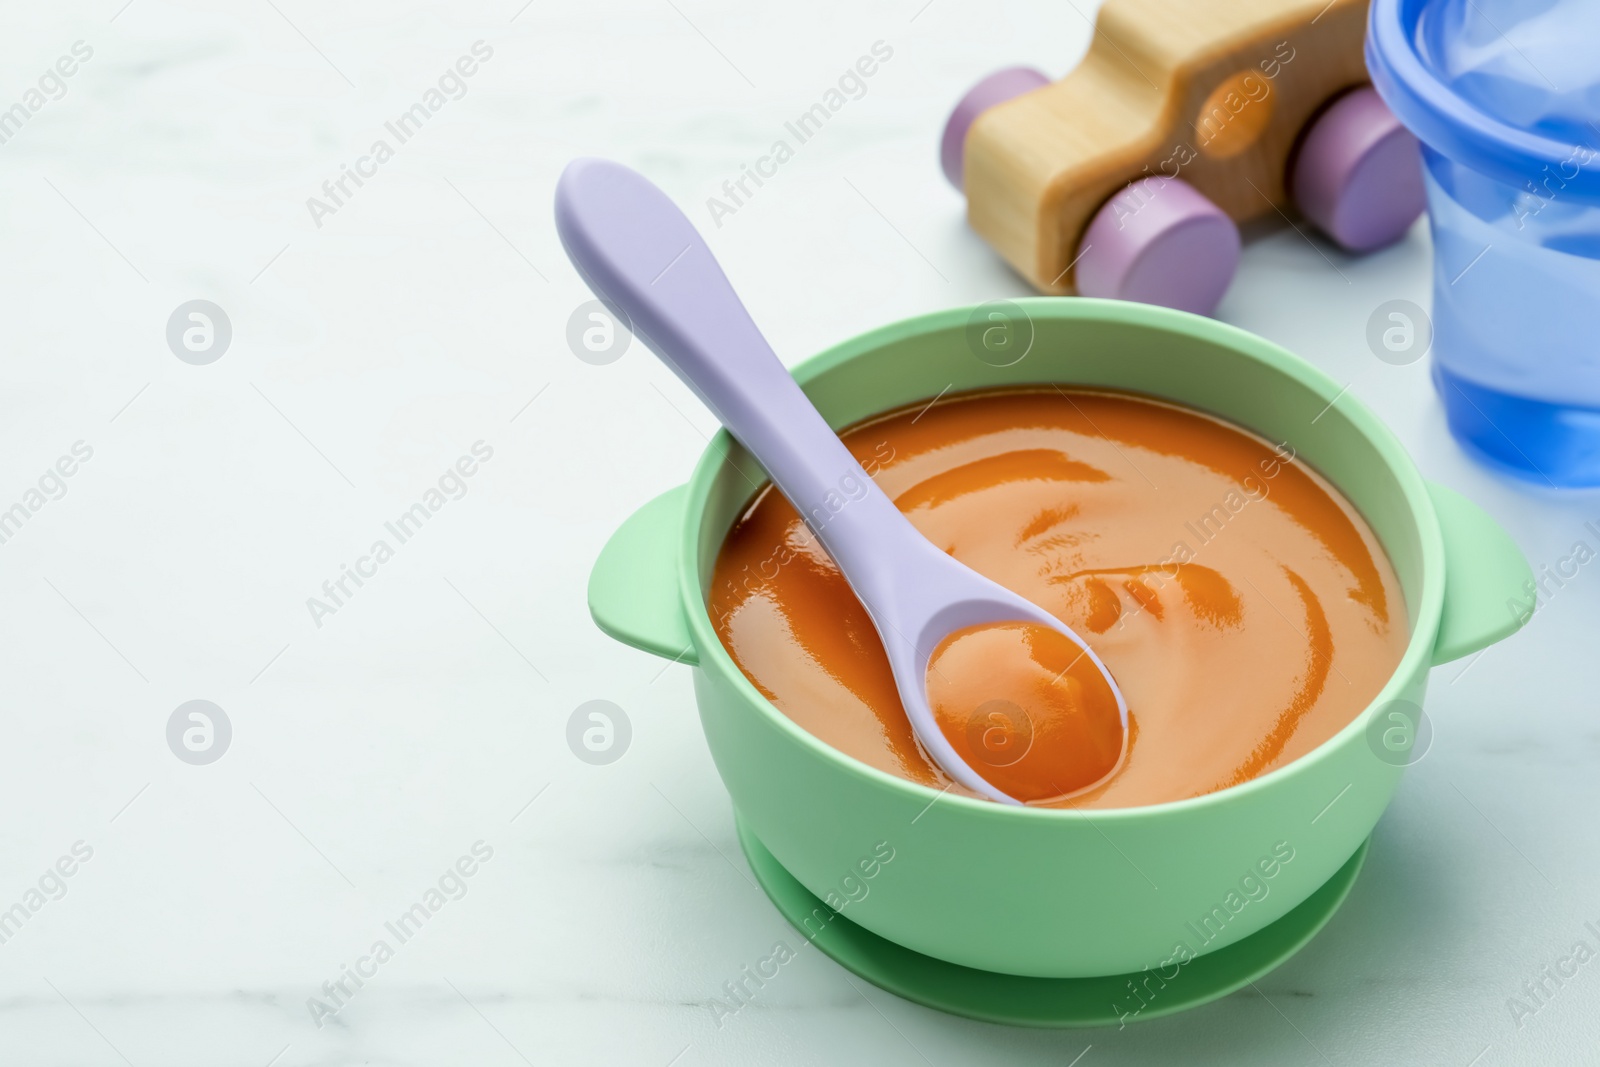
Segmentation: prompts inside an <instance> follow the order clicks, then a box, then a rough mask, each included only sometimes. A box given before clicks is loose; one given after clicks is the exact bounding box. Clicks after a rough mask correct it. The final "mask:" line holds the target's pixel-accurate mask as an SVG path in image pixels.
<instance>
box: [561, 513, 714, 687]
mask: <svg viewBox="0 0 1600 1067" xmlns="http://www.w3.org/2000/svg"><path fill="white" fill-rule="evenodd" d="M688 489H689V487H688V486H686V485H680V486H678V487H677V488H676V489H669V490H667V491H666V492H665V493H662V494H661V495H660V496H658V497H656V498H655V499H654V500H652V501H650V502H649V503H648V504H646V505H645V506H644V507H642V508H640V509H639V510H638V511H635V512H634V513H633V514H632V515H629V516H628V517H627V519H625V520H624V521H623V523H622V525H621V526H619V527H618V528H617V532H616V533H614V534H612V535H611V540H609V541H607V542H606V547H604V548H602V549H601V550H600V558H599V559H597V560H595V562H594V570H593V571H591V572H590V573H589V614H590V615H592V616H594V621H595V623H596V624H597V625H599V627H600V629H601V630H603V631H605V633H606V634H607V635H609V636H611V637H614V638H616V639H617V640H618V641H621V642H622V643H623V644H625V645H632V646H633V647H634V648H637V649H642V650H643V651H645V652H651V653H654V654H655V655H657V656H661V657H663V658H665V659H670V660H672V661H673V662H674V663H687V664H689V665H690V666H691V667H693V666H698V665H699V662H700V657H699V655H698V653H697V652H696V651H695V647H694V641H693V640H692V639H691V638H690V636H689V624H688V622H687V621H686V620H685V619H684V617H683V604H682V601H681V600H679V598H678V561H677V547H678V539H679V538H680V537H681V536H682V532H683V503H684V497H685V494H686V493H687V492H688Z"/></svg>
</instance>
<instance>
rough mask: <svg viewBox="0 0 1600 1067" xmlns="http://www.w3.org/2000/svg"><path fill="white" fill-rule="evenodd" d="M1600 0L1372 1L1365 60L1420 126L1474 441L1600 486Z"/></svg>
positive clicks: (1444, 373) (1510, 466)
mask: <svg viewBox="0 0 1600 1067" xmlns="http://www.w3.org/2000/svg"><path fill="white" fill-rule="evenodd" d="M1597 40H1600V3H1596V2H1595V0H1373V3H1372V9H1371V16H1370V21H1369V24H1368V34H1367V66H1368V67H1369V68H1370V70H1371V73H1372V80H1373V84H1374V85H1375V86H1376V87H1377V89H1378V92H1379V93H1380V94H1381V95H1382V96H1383V99H1384V101H1385V103H1387V104H1388V105H1389V107H1390V109H1391V110H1392V111H1393V112H1394V113H1395V115H1396V116H1398V117H1399V119H1400V121H1401V122H1403V123H1404V124H1405V125H1406V126H1407V128H1409V129H1410V130H1411V131H1412V132H1413V133H1414V134H1416V136H1417V139H1418V140H1419V141H1421V142H1422V156H1423V164H1424V166H1423V170H1424V174H1425V180H1426V185H1427V194H1428V216H1429V220H1430V223H1431V225H1432V232H1433V243H1434V280H1433V319H1434V323H1433V325H1434V334H1433V337H1434V340H1433V356H1434V359H1433V378H1434V384H1435V385H1436V386H1437V387H1438V390H1439V394H1440V396H1441V397H1442V398H1443V400H1444V407H1445V412H1446V415H1447V417H1448V419H1449V424H1450V429H1451V432H1452V433H1454V434H1455V436H1456V437H1457V439H1459V440H1460V441H1461V442H1462V443H1463V444H1464V445H1465V446H1466V447H1467V448H1468V450H1469V451H1472V452H1474V453H1476V454H1477V455H1478V456H1480V457H1481V458H1483V459H1485V460H1486V461H1487V462H1489V463H1491V464H1492V465H1494V466H1497V467H1499V468H1501V469H1504V470H1506V471H1509V472H1510V473H1512V474H1515V475H1518V476H1520V477H1522V478H1526V479H1529V480H1531V481H1534V482H1537V483H1539V484H1549V485H1552V486H1595V485H1600V62H1596V61H1595V59H1594V53H1593V49H1594V46H1595V42H1596V41H1597Z"/></svg>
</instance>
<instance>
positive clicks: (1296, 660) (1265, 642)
mask: <svg viewBox="0 0 1600 1067" xmlns="http://www.w3.org/2000/svg"><path fill="white" fill-rule="evenodd" d="M842 436H843V438H844V441H845V444H846V445H847V446H848V447H849V448H850V450H851V452H852V453H853V454H854V455H855V456H856V458H857V459H858V460H859V461H860V462H861V463H862V465H863V466H864V467H865V468H866V469H867V471H868V472H869V473H870V474H872V476H873V478H874V480H875V481H876V482H877V483H878V485H879V486H881V487H882V488H883V490H884V491H885V492H886V493H887V494H888V495H889V497H890V499H892V500H893V501H894V502H895V504H896V505H897V506H898V507H899V508H900V510H901V511H902V512H904V513H905V514H906V515H907V516H908V517H909V518H910V520H911V521H912V523H914V524H915V525H916V527H917V528H918V529H919V530H921V531H922V533H923V534H924V535H926V536H927V537H928V538H929V539H930V540H931V541H932V542H933V543H934V544H936V545H938V546H940V547H941V548H943V549H944V550H945V551H947V552H949V553H950V554H951V555H952V556H954V557H955V558H957V559H959V560H961V561H962V562H963V563H966V564H967V565H968V566H970V567H972V568H973V569H975V570H977V571H979V572H980V573H982V574H985V575H987V576H988V577H990V578H992V579H994V580H995V581H997V582H999V583H1000V584H1002V585H1005V586H1007V587H1008V588H1010V589H1012V590H1015V591H1016V592H1017V593H1019V594H1021V595H1022V596H1025V597H1027V598H1028V599H1030V600H1032V601H1033V602H1035V603H1037V604H1038V605H1040V606H1041V607H1043V608H1045V609H1046V610H1048V611H1050V612H1051V613H1053V614H1054V615H1056V616H1057V617H1058V618H1060V619H1061V620H1062V621H1063V622H1064V623H1066V624H1067V625H1068V626H1070V627H1072V628H1073V629H1074V630H1076V631H1077V633H1078V634H1080V635H1081V636H1082V637H1083V638H1084V639H1085V640H1086V641H1087V642H1088V643H1089V645H1090V646H1091V647H1092V648H1093V649H1094V650H1095V652H1096V653H1097V654H1098V655H1099V656H1100V658H1101V659H1102V660H1103V661H1104V662H1105V664H1106V666H1107V667H1108V668H1109V669H1110V671H1111V673H1112V675H1113V677H1115V678H1116V680H1117V684H1118V685H1119V687H1120V688H1121V689H1122V692H1123V694H1124V696H1125V697H1126V699H1127V702H1128V709H1129V729H1128V745H1127V750H1126V754H1125V757H1124V758H1123V759H1122V762H1121V763H1120V765H1117V766H1116V769H1115V771H1114V773H1113V774H1111V776H1110V777H1109V778H1107V779H1106V780H1105V781H1104V782H1103V783H1101V784H1099V785H1098V786H1096V787H1094V788H1093V789H1090V790H1089V791H1087V792H1078V793H1077V795H1072V796H1070V797H1069V796H1068V794H1071V793H1073V792H1074V790H1073V789H1072V788H1071V783H1070V782H1063V781H1061V780H1060V777H1061V773H1060V772H1061V750H1060V749H1059V747H1057V746H1059V745H1060V744H1061V743H1062V739H1063V738H1077V739H1078V741H1079V743H1080V744H1081V743H1083V742H1084V740H1085V739H1087V741H1089V742H1091V743H1093V742H1096V740H1097V739H1096V736H1095V735H1094V733H1093V731H1092V730H1091V731H1089V732H1085V729H1083V728H1079V727H1082V724H1078V727H1073V724H1072V723H1071V722H1066V725H1065V726H1063V725H1062V723H1058V722H1054V721H1043V722H1035V721H1033V718H1034V717H1031V716H1030V715H1029V714H1028V712H1026V711H1024V710H1023V709H1022V708H1021V707H1020V706H1019V703H1018V701H1016V700H1015V699H1014V695H1015V693H1016V692H1018V691H1019V690H1018V687H1019V686H1022V687H1023V688H1024V689H1026V688H1027V687H1028V686H1035V687H1037V686H1039V685H1045V684H1048V683H1049V680H1050V678H1051V677H1053V676H1056V675H1058V674H1059V669H1058V668H1059V667H1060V664H1059V663H1058V662H1057V660H1058V659H1059V658H1060V651H1059V649H1054V650H1050V651H1048V652H1045V651H1042V649H1043V646H1042V645H1041V646H1040V648H1041V651H1040V653H1039V654H1037V655H1035V656H1033V658H1032V659H1031V660H1024V661H1023V663H1022V668H1021V669H1022V671H1023V672H1024V673H1023V674H1019V673H1018V671H1019V668H1018V667H1017V666H1016V658H1015V655H1016V648H1017V647H1018V646H1017V638H1018V635H1017V634H1016V633H1012V634H1010V635H1009V643H1007V645H1006V648H1004V649H1003V650H1001V651H1003V652H1004V654H1005V655H1006V656H1009V657H1010V658H1008V659H1004V660H1002V659H1001V658H1000V653H999V652H997V651H996V649H997V648H999V646H994V645H991V646H985V645H984V643H983V642H984V641H990V642H994V641H1001V642H1003V643H1005V642H1007V640H1008V636H1007V635H1006V634H1005V633H1004V632H1003V631H995V630H994V629H993V628H990V629H989V630H987V631H985V632H983V633H981V634H974V635H968V636H967V637H966V638H963V637H962V635H959V634H958V635H956V637H955V638H952V639H948V640H947V641H946V642H945V643H944V645H943V646H942V647H941V648H940V650H939V654H938V655H936V656H935V658H934V661H933V670H932V671H931V672H930V679H929V684H930V696H931V698H932V700H933V702H934V704H935V706H936V709H937V711H938V717H939V721H940V724H941V727H942V728H943V730H944V732H945V735H946V736H947V737H949V738H950V740H951V742H952V744H954V745H955V746H956V748H957V750H958V751H959V752H960V753H961V754H962V756H963V757H964V758H966V759H967V760H968V761H969V762H970V763H971V765H972V766H973V768H974V769H975V770H977V771H978V772H979V773H980V774H982V775H983V776H984V777H985V778H987V779H988V780H989V781H991V782H993V783H994V784H996V785H997V786H999V787H1000V788H1002V789H1004V790H1006V791H1007V792H1009V793H1010V794H1011V795H1013V796H1017V797H1020V798H1024V799H1027V800H1028V801H1029V802H1030V803H1034V804H1040V805H1045V806H1053V807H1082V808H1123V807H1136V806H1139V805H1146V804H1158V803H1163V802H1166V801H1173V800H1181V799H1184V798H1186V797H1195V796H1200V795H1203V794H1206V793H1211V792H1214V791H1216V790H1218V789H1225V788H1227V787H1228V786H1231V785H1237V784H1239V783H1241V782H1246V781H1249V780H1250V779H1252V778H1255V777H1257V776H1258V775H1261V774H1264V773H1266V772H1268V771H1271V770H1273V769H1275V768H1278V767H1281V766H1283V765H1284V764H1286V763H1288V762H1290V761H1291V760H1294V759H1296V758H1298V757H1300V756H1303V755H1305V754H1306V753H1307V752H1310V751H1311V750H1312V749H1314V748H1316V747H1317V746H1318V745H1320V744H1322V742H1324V741H1326V740H1328V739H1329V738H1330V737H1332V736H1333V735H1334V734H1335V733H1337V732H1338V731H1339V730H1340V729H1341V728H1343V727H1344V726H1345V725H1346V724H1348V723H1349V722H1350V721H1351V720H1352V719H1354V718H1355V716H1356V715H1357V714H1358V713H1359V712H1360V711H1361V710H1362V709H1363V708H1364V707H1366V705H1367V704H1368V703H1369V702H1370V701H1371V700H1372V698H1373V697H1374V696H1375V695H1376V694H1377V693H1378V691H1379V690H1380V689H1381V688H1382V686H1383V685H1384V683H1385V682H1387V681H1388V679H1389V677H1390V675H1391V674H1392V673H1393V672H1394V669H1395V667H1396V665H1397V664H1398V663H1399V661H1400V657H1401V654H1402V653H1403V652H1404V650H1405V645H1406V641H1407V636H1408V626H1407V618H1406V610H1405V604H1404V601H1403V600H1402V598H1401V594H1400V590H1399V584H1398V582H1397V580H1396V578H1395V575H1394V571H1393V569H1392V567H1391V566H1390V564H1389V561H1388V559H1387V557H1386V556H1385V555H1384V553H1383V550H1382V548H1381V547H1380V546H1379V544H1378V541H1377V539H1376V538H1375V537H1374V536H1373V534H1372V531H1371V530H1370V529H1369V528H1368V527H1367V525H1366V522H1365V521H1364V520H1363V519H1362V517H1361V516H1360V514H1359V513H1357V512H1356V510H1355V509H1354V508H1353V507H1352V506H1351V505H1350V504H1349V503H1348V502H1347V501H1345V500H1344V498H1343V497H1342V496H1341V495H1340V494H1339V493H1338V492H1337V490H1335V489H1334V488H1333V487H1332V486H1331V485H1330V484H1329V483H1328V482H1327V481H1326V480H1325V479H1323V478H1322V477H1321V476H1320V475H1318V474H1317V473H1316V472H1314V471H1312V470H1311V469H1310V468H1309V467H1308V466H1307V465H1306V464H1305V463H1304V462H1303V461H1300V460H1299V459H1298V458H1296V456H1295V454H1294V450H1293V448H1292V447H1291V446H1289V445H1288V444H1279V445H1276V446H1274V445H1272V444H1269V443H1268V442H1266V441H1264V440H1262V439H1261V438H1258V437H1256V436H1254V435H1252V434H1249V433H1246V432H1245V431H1243V430H1241V429H1239V428H1237V427H1235V426H1233V425H1231V424H1229V423H1226V422H1223V421H1222V420H1220V419H1217V418H1214V417H1211V416H1209V415H1205V414H1201V413H1199V412H1197V411H1193V410H1191V409H1188V408H1183V407H1178V406H1176V405H1173V404H1168V403H1165V402H1160V401H1155V400H1151V399H1148V398H1144V397H1138V396H1133V395H1129V394H1121V393H1107V392H1089V391H1065V390H1060V389H1024V390H1011V391H1005V392H994V393H975V394H967V395H961V396H955V397H947V398H945V399H943V400H940V401H939V402H938V403H936V404H934V405H933V406H932V407H930V408H927V409H926V410H923V409H922V408H921V407H920V406H919V407H915V408H907V409H905V410H902V411H898V412H892V413H890V414H887V415H884V416H881V417H879V418H876V419H873V420H870V421H868V422H865V423H862V424H859V425H857V426H855V427H853V428H851V429H849V430H847V431H846V432H845V433H844V434H843V435H842ZM842 506H843V507H848V506H849V502H848V500H845V501H844V502H843V503H842ZM708 596H709V605H708V606H709V609H710V612H711V617H712V619H713V620H714V621H715V624H716V629H717V633H718V636H719V637H720V638H721V639H722V642H723V645H724V646H725V647H726V648H727V649H728V651H729V653H730V654H731V655H732V657H733V659H734V661H735V662H736V663H737V664H738V665H739V668H740V670H742V671H743V672H744V674H745V676H746V677H747V678H749V680H750V681H751V682H752V683H753V684H754V685H755V686H756V688H757V689H759V690H760V691H761V693H762V695H764V696H765V697H766V698H767V699H768V700H769V701H771V702H772V703H773V704H774V705H775V706H777V707H778V708H779V709H780V710H781V711H782V712H783V713H784V714H785V715H787V716H788V717H789V718H791V719H792V720H794V721H795V722H796V723H797V724H799V725H800V726H801V727H802V728H804V729H805V730H807V731H808V732H810V733H811V734H813V735H815V736H816V737H818V738H820V739H821V740H823V741H825V742H826V743H828V744H829V745H832V746H833V747H834V748H836V749H838V750H839V751H841V752H843V753H845V754H847V755H849V756H852V757H854V758H856V759H858V760H860V761H862V762H863V763H866V764H869V765H870V766H873V767H877V768H879V769H881V770H885V771H888V772H890V773H892V774H896V775H899V776H901V777H904V778H908V779H910V780H912V781H914V782H920V783H922V784H924V785H928V786H932V787H933V788H935V789H946V788H948V789H949V790H950V791H951V792H954V793H960V794H965V795H971V794H969V793H968V791H967V790H965V789H964V788H963V787H962V786H959V785H956V784H954V783H953V782H952V781H951V780H950V778H949V777H948V776H946V775H945V774H944V772H943V771H942V770H940V769H939V767H938V765H937V764H935V763H934V762H933V761H932V759H930V758H929V757H928V755H927V754H926V753H925V752H924V751H923V749H922V747H921V746H920V745H919V744H918V742H917V740H916V737H915V736H914V735H913V733H912V731H911V726H910V723H909V722H908V721H907V719H906V716H905V712H904V710H903V708H902V707H901V704H900V699H899V697H898V695H897V694H896V692H895V685H894V677H893V675H892V674H891V672H890V670H889V663H888V660H887V659H886V658H885V656H884V652H883V647H882V645H881V643H880V642H879V639H878V635H877V633H876V631H875V630H874V629H873V627H872V622H871V620H870V619H869V618H868V617H867V613H866V610H865V609H864V608H863V607H862V606H861V603H860V601H858V600H857V599H856V597H855V595H854V594H853V593H852V592H851V590H850V587H849V585H848V584H846V582H845V580H844V578H843V576H842V575H841V574H840V573H839V570H838V568H837V567H835V566H834V564H833V561H832V560H831V559H829V558H828V555H827V553H826V552H824V551H823V549H822V547H821V546H820V545H819V544H818V543H817V541H816V539H815V537H814V535H813V534H812V533H811V531H810V530H809V529H808V528H807V527H806V525H805V524H804V523H803V522H802V521H801V519H800V517H799V515H798V513H797V512H796V511H795V509H794V507H793V506H792V505H791V504H790V503H789V502H788V500H786V499H785V498H784V497H783V495H782V494H780V493H778V492H776V491H775V490H773V489H772V488H771V486H767V487H764V488H763V489H762V490H761V491H760V492H759V493H758V494H757V496H756V497H755V499H754V500H753V501H752V503H751V504H750V505H749V507H748V508H747V509H746V510H745V512H744V513H743V514H742V515H741V516H740V517H739V519H738V520H737V522H736V523H735V524H734V526H733V529H732V530H731V531H730V532H729V534H728V537H727V539H726V541H725V542H724V544H723V546H722V550H721V552H720V554H719V555H718V558H717V564H716V569H715V573H714V575H713V578H712V583H711V588H710V591H709V594H708ZM979 638H981V640H979ZM1000 662H1006V663H1008V664H1011V666H1010V668H1009V669H1008V670H1006V671H1003V672H1000V673H1002V674H1004V675H1005V676H1004V677H997V676H996V671H995V669H994V667H995V664H997V663H1000ZM1082 666H1083V665H1082V664H1078V665H1076V666H1075V667H1073V670H1079V669H1081V668H1082ZM1029 672H1031V673H1029ZM1071 673H1072V672H1071V671H1069V672H1068V674H1067V677H1068V678H1070V677H1071ZM1063 721H1065V720H1063ZM1098 740H1099V741H1102V742H1103V741H1104V737H1103V736H1102V737H1100V738H1099V739H1098ZM1084 758H1085V759H1098V760H1104V759H1105V755H1104V752H1103V751H1100V752H1099V753H1098V754H1096V753H1094V752H1089V753H1088V754H1087V755H1086V756H1085V757H1084ZM1091 780H1092V779H1091Z"/></svg>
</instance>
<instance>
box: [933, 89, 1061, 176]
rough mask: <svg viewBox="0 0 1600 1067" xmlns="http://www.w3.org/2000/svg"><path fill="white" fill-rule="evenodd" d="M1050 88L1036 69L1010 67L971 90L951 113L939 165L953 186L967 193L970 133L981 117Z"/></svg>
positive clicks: (942, 141)
mask: <svg viewBox="0 0 1600 1067" xmlns="http://www.w3.org/2000/svg"><path fill="white" fill-rule="evenodd" d="M1049 84H1050V78H1049V77H1048V76H1047V75H1045V74H1042V73H1040V72H1039V71H1037V70H1034V69H1033V68H1032V67H1007V68H1006V69H1005V70H997V71H995V72H994V73H993V74H991V75H989V76H988V77H987V78H985V79H983V80H982V81H980V82H979V83H978V84H977V85H974V86H973V87H972V88H971V89H968V90H967V95H966V96H963V97H962V98H961V102H960V103H959V104H957V105H956V106H955V110H954V111H952V112H950V118H949V119H948V120H947V121H946V122H945V124H944V137H943V139H942V140H941V141H940V142H939V164H940V166H942V167H943V168H944V176H945V177H946V178H949V179H950V184H951V185H953V186H955V187H956V189H957V190H960V191H964V190H965V189H966V186H965V184H964V183H963V180H962V179H963V177H964V175H965V171H966V158H965V157H966V146H967V131H968V130H970V129H971V128H972V123H973V122H974V121H975V120H976V119H977V117H978V116H979V115H981V114H983V113H984V112H985V111H988V110H989V109H990V108H991V107H994V106H995V105H996V104H1003V103H1005V102H1006V101H1007V100H1010V99H1011V98H1012V97H1014V96H1021V95H1022V94H1023V93H1026V92H1032V91H1033V90H1034V89H1037V88H1039V87H1040V86H1041V85H1049Z"/></svg>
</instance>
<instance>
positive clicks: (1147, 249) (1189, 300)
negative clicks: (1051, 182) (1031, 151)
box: [1077, 176, 1239, 315]
mask: <svg viewBox="0 0 1600 1067" xmlns="http://www.w3.org/2000/svg"><path fill="white" fill-rule="evenodd" d="M1078 249H1079V251H1078V276H1077V286H1078V292H1079V293H1081V294H1083V295H1084V296H1103V297H1111V298H1113V299H1117V300H1137V301H1139V302H1140V303H1145V304H1160V305H1162V306H1163V307H1170V308H1177V309H1179V310H1180V311H1192V312H1195V313H1196V314H1199V315H1209V314H1210V313H1211V311H1212V309H1214V308H1215V307H1216V306H1217V301H1219V300H1221V299H1222V294H1223V293H1224V292H1226V291H1227V288H1228V283H1229V282H1231V281H1232V280H1233V272H1234V271H1235V270H1236V269H1237V268H1238V266H1239V227H1238V226H1236V225H1234V222H1233V220H1232V219H1230V218H1229V217H1228V216H1227V215H1226V214H1224V213H1223V211H1222V209H1221V208H1219V207H1217V205H1215V204H1213V203H1212V202H1211V201H1210V200H1208V199H1206V198H1205V196H1203V195H1201V193H1200V191H1199V190H1197V189H1196V188H1195V187H1194V186H1192V185H1190V184H1189V183H1188V182H1186V181H1182V180H1180V179H1178V178H1166V177H1161V176H1156V177H1150V178H1141V179H1139V180H1138V181H1136V182H1134V183H1132V184H1131V185H1129V186H1128V187H1127V188H1125V189H1123V190H1122V191H1121V192H1119V193H1118V194H1117V195H1116V196H1114V197H1112V198H1111V199H1110V200H1108V201H1106V203H1105V205H1104V206H1103V207H1101V208H1100V210H1099V211H1098V212H1096V213H1095V216H1094V218H1093V219H1092V220H1090V222H1089V226H1088V228H1087V229H1085V230H1084V232H1083V240H1082V242H1080V244H1079V245H1078Z"/></svg>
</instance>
